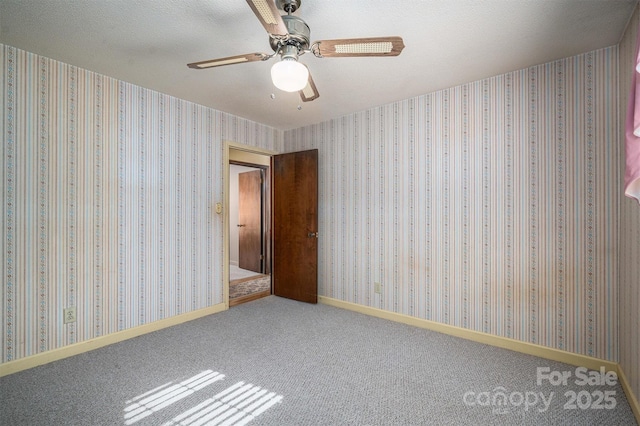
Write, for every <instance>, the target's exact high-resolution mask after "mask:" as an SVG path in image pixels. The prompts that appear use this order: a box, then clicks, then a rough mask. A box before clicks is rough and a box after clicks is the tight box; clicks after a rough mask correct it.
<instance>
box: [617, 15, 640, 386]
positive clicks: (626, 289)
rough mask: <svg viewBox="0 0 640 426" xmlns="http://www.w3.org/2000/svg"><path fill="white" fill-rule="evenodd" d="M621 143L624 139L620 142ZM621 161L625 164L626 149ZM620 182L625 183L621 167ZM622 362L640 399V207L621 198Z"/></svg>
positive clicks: (626, 73) (628, 43)
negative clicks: (639, 260)
mask: <svg viewBox="0 0 640 426" xmlns="http://www.w3.org/2000/svg"><path fill="white" fill-rule="evenodd" d="M639 25H640V11H639V9H638V8H637V7H636V10H635V13H634V14H633V16H632V18H631V21H630V22H629V26H628V28H627V31H626V32H625V34H624V37H623V39H622V41H621V42H620V46H619V50H620V97H619V99H620V101H619V107H618V108H619V110H620V112H621V113H620V132H619V133H620V141H624V131H625V118H626V111H627V101H628V99H629V90H630V89H631V77H632V72H633V70H634V67H635V59H636V58H635V56H636V51H635V44H636V35H637V31H638V26H639ZM621 143H622V142H621ZM621 151H622V152H621V156H620V164H621V165H624V164H625V162H624V150H623V149H622V150H621ZM619 176H620V182H624V180H623V179H624V169H623V168H622V166H621V169H620V172H619ZM619 252H620V260H619V263H620V272H619V275H620V296H619V297H620V331H619V334H620V365H621V366H622V369H623V371H624V373H625V375H626V376H627V378H628V379H629V381H630V384H631V387H632V389H633V392H634V393H635V395H636V398H640V263H639V262H638V259H640V207H639V206H638V203H637V202H636V201H635V200H632V199H630V198H626V197H621V203H620V250H619Z"/></svg>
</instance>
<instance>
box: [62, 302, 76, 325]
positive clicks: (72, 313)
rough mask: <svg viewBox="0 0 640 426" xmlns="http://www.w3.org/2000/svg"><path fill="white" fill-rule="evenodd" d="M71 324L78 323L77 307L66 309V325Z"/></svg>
mask: <svg viewBox="0 0 640 426" xmlns="http://www.w3.org/2000/svg"><path fill="white" fill-rule="evenodd" d="M71 322H76V307H75V306H73V307H71V308H66V309H65V310H64V323H65V324H69V323H71Z"/></svg>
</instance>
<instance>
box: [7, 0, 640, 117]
mask: <svg viewBox="0 0 640 426" xmlns="http://www.w3.org/2000/svg"><path fill="white" fill-rule="evenodd" d="M635 4H636V0H422V1H420V0H408V1H389V0H348V1H346V0H302V6H301V8H300V9H299V10H298V11H297V12H296V15H298V16H300V17H301V18H302V19H304V20H305V21H306V22H307V24H308V25H309V27H310V28H311V39H312V40H322V39H334V38H350V37H374V36H392V35H397V36H401V37H403V38H404V42H405V45H406V47H405V49H404V51H403V52H402V54H401V55H400V56H398V57H393V58H324V59H318V58H316V57H314V56H313V55H312V54H306V55H303V56H302V57H301V59H300V60H301V62H304V63H305V64H307V65H308V67H309V69H310V70H311V73H312V75H313V78H314V81H315V83H316V85H317V87H318V91H319V92H320V98H318V99H316V100H315V101H313V102H307V103H302V102H301V101H300V98H299V96H298V94H297V93H293V94H292V93H285V92H281V91H279V90H278V89H276V88H275V87H274V86H273V84H272V83H271V79H270V68H271V66H272V65H273V63H274V62H275V59H272V60H271V61H268V62H252V63H245V64H238V65H231V66H225V67H220V68H214V69H208V70H193V69H189V68H187V66H186V64H187V63H189V62H195V61H200V60H205V59H211V58H218V57H224V56H232V55H239V54H245V53H252V52H264V53H269V54H270V53H272V51H271V49H270V47H269V39H268V36H267V34H266V32H265V31H264V28H263V27H262V26H261V25H260V23H259V21H258V20H257V19H256V17H255V16H254V14H253V13H252V11H251V9H250V8H249V6H248V4H247V3H246V2H245V1H243V0H226V1H220V0H184V1H183V0H0V42H1V43H3V44H7V45H11V46H14V47H18V48H21V49H24V50H27V51H30V52H34V53H37V54H40V55H44V56H47V57H50V58H53V59H57V60H60V61H63V62H66V63H69V64H72V65H76V66H79V67H82V68H86V69H89V70H92V71H96V72H98V73H101V74H105V75H108V76H111V77H115V78H118V79H121V80H124V81H127V82H130V83H134V84H137V85H140V86H143V87H147V88H150V89H154V90H157V91H159V92H162V93H167V94H170V95H173V96H176V97H178V98H182V99H186V100H189V101H193V102H195V103H198V104H202V105H206V106H209V107H212V108H215V109H217V110H220V111H225V112H228V113H231V114H235V115H238V116H240V117H245V118H248V119H251V120H254V121H257V122H260V123H264V124H267V125H270V126H273V127H275V128H279V129H291V128H296V127H300V126H303V125H307V124H312V123H318V122H321V121H324V120H327V119H330V118H335V117H339V116H342V115H347V114H350V113H353V112H357V111H362V110H364V109H367V108H370V107H374V106H378V105H384V104H387V103H390V102H393V101H397V100H401V99H407V98H411V97H413V96H417V95H422V94H426V93H430V92H433V91H436V90H440V89H444V88H447V87H452V86H455V85H458V84H462V83H466V82H470V81H475V80H479V79H482V78H486V77H490V76H494V75H499V74H502V73H505V72H508V71H513V70H518V69H522V68H526V67H528V66H531V65H536V64H540V63H544V62H548V61H552V60H555V59H559V58H563V57H568V56H572V55H576V54H579V53H584V52H587V51H590V50H594V49H598V48H602V47H607V46H611V45H614V44H616V43H618V41H619V39H620V37H621V35H622V33H623V31H624V29H625V26H626V24H627V22H628V20H629V18H630V16H631V13H632V11H633V8H634V6H635ZM271 94H275V99H272V98H271V96H270V95H271ZM298 105H302V109H300V110H298V108H297V107H298Z"/></svg>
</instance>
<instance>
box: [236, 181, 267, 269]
mask: <svg viewBox="0 0 640 426" xmlns="http://www.w3.org/2000/svg"><path fill="white" fill-rule="evenodd" d="M238 193H239V194H238V241H239V253H238V255H239V259H238V260H239V262H238V263H239V266H240V268H242V269H246V270H248V271H254V272H258V273H262V170H255V171H251V172H245V173H240V174H239V175H238Z"/></svg>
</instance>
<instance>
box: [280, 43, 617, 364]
mask: <svg viewBox="0 0 640 426" xmlns="http://www.w3.org/2000/svg"><path fill="white" fill-rule="evenodd" d="M617 53H618V49H617V47H615V46H614V47H611V48H607V49H602V50H598V51H594V52H590V53H587V54H584V55H580V56H577V57H572V58H567V59H563V60H559V61H557V62H553V63H548V64H544V65H540V66H534V67H531V68H528V69H525V70H521V71H517V72H512V73H508V74H505V75H501V76H497V77H493V78H489V79H486V80H482V81H478V82H474V83H470V84H465V85H462V86H459V87H455V88H451V89H448V90H443V91H440V92H437V93H432V94H428V95H424V96H420V97H416V98H412V99H408V100H405V101H401V102H397V103H394V104H390V105H386V106H382V107H378V108H372V109H370V110H367V111H363V112H360V113H357V114H353V115H350V116H347V117H342V118H339V119H335V120H332V121H328V122H323V123H319V124H316V125H312V126H307V127H304V128H301V129H295V130H291V131H286V132H285V134H284V143H285V150H287V151H295V150H301V149H310V148H318V149H319V154H320V159H319V162H320V191H319V192H320V223H319V232H320V250H319V252H320V259H319V282H320V293H321V294H322V295H324V296H327V297H331V298H336V299H340V300H344V301H348V302H353V303H357V304H362V305H366V306H372V307H377V308H381V309H385V310H389V311H393V312H397V313H401V314H407V315H411V316H415V317H419V318H425V319H429V320H434V321H438V322H441V323H445V324H451V325H455V326H459V327H464V328H468V329H472V330H477V331H482V332H487V333H491V334H495V335H498V336H505V337H509V338H514V339H518V340H522V341H526V342H532V343H536V344H541V345H544V346H549V347H553V348H558V349H563V350H567V351H571V352H576V353H580V354H585V355H590V356H594V357H599V358H604V359H609V360H617V357H618V353H617V348H618V342H617V333H618V312H617V304H618V296H617V292H618V288H617V279H618V277H617V243H618V242H617V223H616V219H617V217H618V203H619V194H620V191H621V189H620V179H619V150H620V148H619V142H620V141H619V135H618V132H617V128H618V127H617V120H618V116H617V101H616V99H617V75H618V67H617V64H618V55H617ZM425 78H428V72H427V73H426V74H425ZM374 282H380V283H381V284H382V286H383V291H382V294H381V295H378V294H375V292H374Z"/></svg>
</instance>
